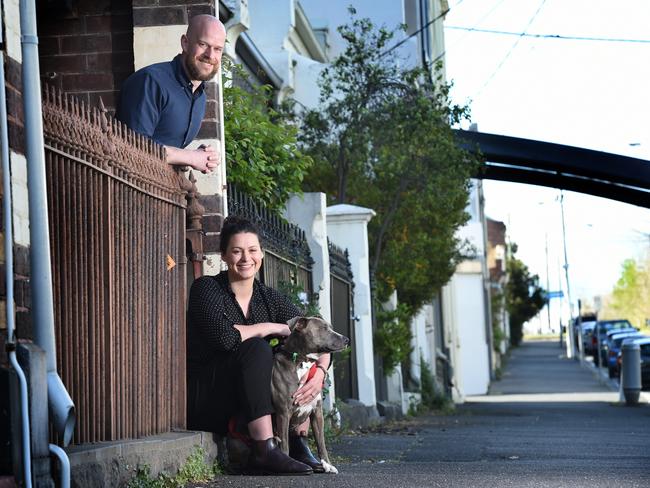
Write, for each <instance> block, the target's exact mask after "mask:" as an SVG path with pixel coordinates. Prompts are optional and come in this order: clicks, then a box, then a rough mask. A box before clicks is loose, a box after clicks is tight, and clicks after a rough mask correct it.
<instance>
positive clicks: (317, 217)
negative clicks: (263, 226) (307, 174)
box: [284, 192, 332, 322]
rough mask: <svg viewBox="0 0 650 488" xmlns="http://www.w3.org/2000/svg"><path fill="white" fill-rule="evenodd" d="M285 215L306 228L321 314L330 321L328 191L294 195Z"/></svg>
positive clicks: (292, 221)
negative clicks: (326, 193)
mask: <svg viewBox="0 0 650 488" xmlns="http://www.w3.org/2000/svg"><path fill="white" fill-rule="evenodd" d="M284 216H285V217H286V219H287V220H288V221H289V222H291V223H292V224H295V225H297V226H298V227H300V228H301V229H302V230H304V231H305V235H306V238H307V243H308V244H309V251H310V252H311V257H312V259H313V260H314V265H313V268H312V276H313V279H312V282H313V284H314V292H316V293H318V305H319V307H320V313H321V316H322V317H323V318H324V319H325V320H327V321H328V322H330V321H331V320H332V313H331V309H330V255H329V251H328V248H327V202H326V198H325V193H316V192H313V193H304V194H303V195H294V196H292V197H291V198H290V199H289V201H288V202H287V205H286V209H285V210H284Z"/></svg>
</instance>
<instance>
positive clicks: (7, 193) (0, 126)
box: [0, 51, 32, 488]
mask: <svg viewBox="0 0 650 488" xmlns="http://www.w3.org/2000/svg"><path fill="white" fill-rule="evenodd" d="M0 83H2V85H1V86H0V147H1V148H2V192H3V195H4V198H3V199H2V207H3V208H2V210H3V215H4V223H5V240H4V245H5V285H6V288H7V307H6V308H7V310H6V311H7V345H6V347H7V354H8V355H9V363H10V364H11V367H12V368H13V369H14V371H16V375H17V376H18V381H19V383H20V417H21V419H22V425H21V431H22V442H23V445H22V456H23V469H24V473H23V476H24V479H25V486H26V487H27V488H31V486H32V453H31V437H30V435H29V404H28V401H29V400H28V395H27V378H25V372H24V371H23V369H22V368H21V367H20V364H19V363H18V359H17V358H16V338H15V337H14V255H13V252H14V251H13V240H14V236H13V226H12V214H11V181H10V179H11V170H10V168H9V137H8V132H7V98H6V94H5V59H4V53H3V52H2V51H0Z"/></svg>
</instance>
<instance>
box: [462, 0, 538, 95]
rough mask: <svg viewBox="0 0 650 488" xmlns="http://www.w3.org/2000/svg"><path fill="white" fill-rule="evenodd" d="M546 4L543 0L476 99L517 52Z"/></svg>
mask: <svg viewBox="0 0 650 488" xmlns="http://www.w3.org/2000/svg"><path fill="white" fill-rule="evenodd" d="M545 3H546V0H542V2H541V3H540V4H539V7H537V10H535V13H534V14H533V16H532V17H531V18H530V20H529V21H528V24H526V27H524V30H523V32H522V33H521V35H520V36H519V37H517V40H516V41H515V42H514V43H513V44H512V46H510V49H509V50H508V52H507V53H506V55H505V56H504V57H503V59H502V60H501V62H500V63H499V65H498V66H497V67H496V69H495V70H494V71H493V72H492V74H491V75H490V76H489V77H488V79H487V81H486V82H485V83H483V85H482V86H481V88H479V90H478V91H477V92H476V95H474V97H476V96H478V95H479V94H480V93H481V92H482V91H483V89H484V88H485V87H486V86H488V85H489V84H490V82H491V81H492V79H493V78H494V77H495V75H496V74H497V73H498V72H499V70H500V69H501V68H502V67H503V65H504V64H505V62H506V61H507V60H508V58H509V57H510V55H511V54H512V52H513V51H514V50H515V48H516V47H517V46H518V45H519V41H521V39H522V38H523V37H524V34H525V33H526V31H527V30H528V28H529V27H530V26H531V24H532V23H533V22H534V21H535V19H536V18H537V15H538V14H539V12H540V10H542V7H543V6H544V4H545Z"/></svg>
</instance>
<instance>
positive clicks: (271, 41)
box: [248, 0, 326, 108]
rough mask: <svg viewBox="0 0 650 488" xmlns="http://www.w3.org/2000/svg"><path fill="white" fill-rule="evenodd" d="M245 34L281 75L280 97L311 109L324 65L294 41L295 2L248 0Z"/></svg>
mask: <svg viewBox="0 0 650 488" xmlns="http://www.w3.org/2000/svg"><path fill="white" fill-rule="evenodd" d="M249 4H250V20H251V28H250V30H249V31H248V35H249V36H250V38H251V40H252V41H253V42H254V43H255V45H256V46H257V48H258V49H259V50H260V52H261V53H262V54H263V55H264V57H265V58H266V60H267V61H268V62H269V64H270V65H271V66H272V67H273V69H274V70H275V72H276V73H277V74H278V76H279V77H280V78H282V82H283V85H282V87H281V89H280V92H281V93H282V95H281V97H282V96H286V95H289V96H291V98H293V99H294V100H296V101H297V102H298V104H299V105H304V106H305V107H308V108H312V107H315V106H316V105H317V103H318V96H319V94H320V89H319V87H318V82H317V81H318V78H319V76H320V73H321V71H322V70H323V68H324V67H325V66H326V65H325V64H323V63H320V62H318V61H315V60H313V59H311V58H309V56H307V55H306V53H305V52H303V51H304V49H303V46H302V45H301V44H300V43H299V42H297V39H298V37H299V36H298V34H297V31H296V15H295V11H296V1H295V0H277V1H274V2H269V1H267V0H250V2H249Z"/></svg>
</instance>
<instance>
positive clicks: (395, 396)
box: [382, 290, 406, 414]
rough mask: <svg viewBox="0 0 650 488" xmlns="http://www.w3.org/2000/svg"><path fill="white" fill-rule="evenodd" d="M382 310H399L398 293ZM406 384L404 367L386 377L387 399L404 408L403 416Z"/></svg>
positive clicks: (391, 297)
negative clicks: (403, 377) (403, 372)
mask: <svg viewBox="0 0 650 488" xmlns="http://www.w3.org/2000/svg"><path fill="white" fill-rule="evenodd" d="M382 308H383V309H384V310H386V311H393V310H395V309H396V308H397V292H396V291H394V290H393V292H392V293H391V294H390V297H388V300H387V301H386V302H385V303H382ZM403 385H404V383H403V382H402V365H401V364H398V365H397V366H395V370H394V371H393V372H392V373H391V374H390V375H388V376H386V397H387V398H386V399H387V400H388V401H389V402H391V403H395V404H397V405H400V406H401V408H402V414H405V413H406V411H405V410H404V401H403V400H402V398H403V397H404V386H403Z"/></svg>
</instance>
